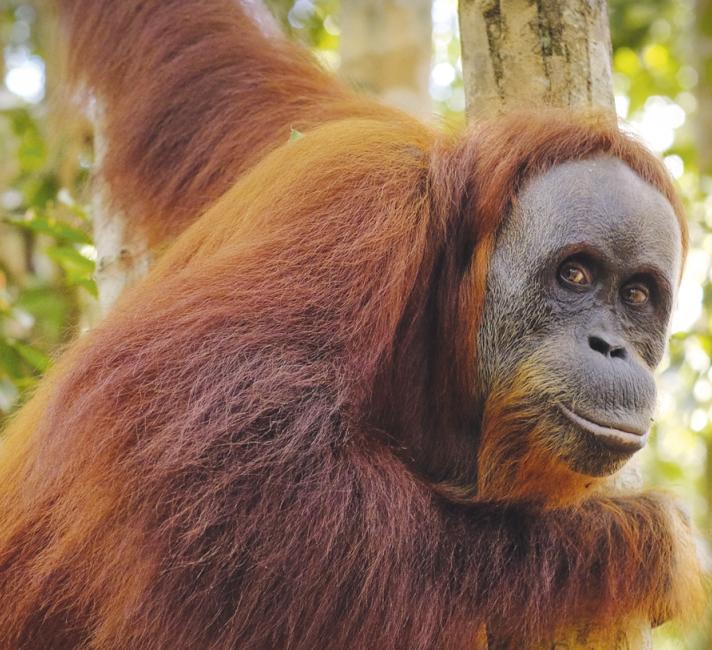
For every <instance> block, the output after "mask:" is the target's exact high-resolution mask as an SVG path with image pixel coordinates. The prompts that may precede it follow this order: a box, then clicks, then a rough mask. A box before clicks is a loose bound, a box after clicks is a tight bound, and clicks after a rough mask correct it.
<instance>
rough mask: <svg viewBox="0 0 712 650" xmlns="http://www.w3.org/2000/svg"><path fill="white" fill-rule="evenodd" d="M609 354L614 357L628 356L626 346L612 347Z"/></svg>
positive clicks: (623, 357) (622, 357)
mask: <svg viewBox="0 0 712 650" xmlns="http://www.w3.org/2000/svg"><path fill="white" fill-rule="evenodd" d="M609 354H610V355H611V358H613V359H625V358H626V357H627V356H628V353H627V352H626V349H625V348H624V347H616V348H611V351H610V352H609Z"/></svg>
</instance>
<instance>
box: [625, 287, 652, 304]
mask: <svg viewBox="0 0 712 650" xmlns="http://www.w3.org/2000/svg"><path fill="white" fill-rule="evenodd" d="M621 297H622V298H623V302H625V303H627V304H628V305H633V306H635V307H640V306H642V305H645V304H646V303H647V302H648V300H650V290H649V289H648V287H646V286H645V285H644V284H627V285H626V286H624V287H623V289H622V290H621Z"/></svg>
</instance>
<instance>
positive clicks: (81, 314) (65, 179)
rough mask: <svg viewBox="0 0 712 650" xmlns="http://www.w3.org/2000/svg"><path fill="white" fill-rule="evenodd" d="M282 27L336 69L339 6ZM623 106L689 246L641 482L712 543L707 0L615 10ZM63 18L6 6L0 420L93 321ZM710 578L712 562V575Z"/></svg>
mask: <svg viewBox="0 0 712 650" xmlns="http://www.w3.org/2000/svg"><path fill="white" fill-rule="evenodd" d="M270 4H271V5H272V8H273V9H274V10H275V11H276V12H277V13H278V15H279V16H280V19H281V21H282V22H283V24H284V26H285V27H286V29H287V30H288V31H289V32H290V33H291V35H292V36H293V37H295V38H299V39H301V40H303V41H304V42H306V43H307V44H308V45H310V46H311V47H312V48H314V49H315V51H316V52H317V53H318V54H319V56H320V57H321V58H322V59H323V61H324V62H325V63H326V65H328V66H331V67H334V68H337V67H338V64H339V42H340V29H339V1H338V0H296V1H293V0H270ZM456 5H457V3H456V1H455V0H434V2H433V13H432V17H433V42H432V48H433V50H432V66H431V75H430V94H431V97H432V99H433V108H434V111H435V112H436V113H437V114H438V115H440V116H442V119H445V120H447V121H448V122H450V123H458V122H463V121H464V117H463V109H464V93H463V88H462V76H461V66H460V62H459V52H460V48H459V40H458V32H457V6H456ZM609 7H610V18H611V30H612V38H613V48H614V73H615V88H616V106H617V109H618V112H619V115H620V116H621V118H623V119H624V120H625V121H626V122H627V124H628V126H629V128H630V129H631V130H633V131H634V132H635V133H637V134H638V135H639V136H640V137H641V138H642V139H643V140H644V141H645V142H646V143H647V144H648V146H650V147H651V148H652V149H654V150H655V151H657V152H659V153H660V155H661V156H663V158H664V160H665V162H666V164H667V166H668V168H669V169H670V171H671V172H672V174H673V175H674V176H675V178H676V179H677V181H678V183H679V187H680V190H681V192H682V194H683V196H684V199H685V201H686V205H687V209H688V214H689V218H690V227H691V234H692V249H691V251H690V255H689V258H688V265H687V271H686V274H685V277H684V280H683V284H682V288H681V292H680V297H679V301H678V302H679V304H678V307H677V310H676V312H675V316H674V320H673V326H672V337H671V343H670V349H669V353H668V355H667V357H666V359H665V361H664V362H663V365H662V367H661V371H660V376H659V386H660V408H659V415H658V418H657V421H656V426H655V431H654V434H653V436H652V438H651V441H650V444H649V445H648V447H647V449H646V450H645V451H644V452H642V453H643V455H644V458H643V462H644V469H645V480H646V482H647V483H648V484H650V485H656V486H665V487H666V488H667V489H670V490H672V491H674V492H676V493H677V494H679V495H680V496H681V498H682V499H683V500H684V502H685V503H686V504H688V505H689V507H690V509H691V511H692V514H693V517H694V519H695V521H696V523H697V525H698V528H699V530H700V533H701V537H702V539H701V544H702V545H703V547H704V548H706V549H707V555H708V557H709V546H710V539H711V537H712V420H711V418H712V367H711V360H712V265H711V262H712V196H711V194H712V0H698V1H697V2H694V1H693V0H646V1H625V0H610V2H609ZM55 37H56V34H55V24H54V20H53V17H52V15H51V14H50V13H49V12H48V11H47V10H46V9H45V8H43V5H42V4H41V3H40V2H22V1H19V0H0V46H1V47H2V66H3V69H2V77H1V78H2V80H3V83H2V85H0V426H1V425H2V421H3V419H5V418H7V416H8V415H9V414H10V413H11V412H12V411H13V409H15V408H16V407H17V405H18V404H19V403H21V401H22V399H23V396H24V395H26V394H27V392H28V390H30V389H31V387H32V386H33V384H34V383H35V382H36V381H37V379H38V378H39V377H40V376H41V375H42V373H43V372H44V371H45V370H46V369H47V367H48V366H49V365H50V364H51V363H52V359H53V358H56V356H57V355H58V353H59V351H60V350H61V348H62V345H63V344H64V343H66V342H67V341H68V340H70V339H71V338H72V337H73V336H75V335H76V334H77V333H78V332H80V331H81V330H82V329H84V328H87V327H89V326H90V324H91V322H92V320H93V319H95V318H96V312H97V308H96V285H95V283H94V280H93V273H94V267H95V259H96V251H95V249H94V247H93V245H92V238H91V207H90V206H91V200H90V191H89V188H88V183H87V180H88V178H89V175H90V173H91V169H92V164H93V159H92V136H91V128H90V126H89V124H88V123H87V122H86V120H85V119H84V118H83V117H82V116H81V115H79V114H78V113H77V111H76V110H75V109H71V108H69V103H68V102H67V101H66V100H67V97H66V96H64V93H63V91H62V88H61V85H60V81H61V71H60V70H59V65H58V62H57V54H56V48H55V47H54V46H53V44H54V42H55ZM708 568H709V567H708ZM695 623H696V624H695V625H686V626H685V627H684V629H679V628H675V627H674V626H673V625H665V626H663V627H662V628H660V629H658V630H656V632H655V635H654V636H655V648H660V649H667V648H690V649H693V650H709V649H710V648H712V612H710V611H709V610H708V612H707V613H706V615H705V617H703V618H702V619H701V620H699V621H697V622H695Z"/></svg>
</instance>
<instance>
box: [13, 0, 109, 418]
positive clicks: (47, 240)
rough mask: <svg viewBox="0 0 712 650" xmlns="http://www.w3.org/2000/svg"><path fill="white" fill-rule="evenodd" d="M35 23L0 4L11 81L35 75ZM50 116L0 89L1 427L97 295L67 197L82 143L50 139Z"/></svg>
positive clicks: (84, 233)
mask: <svg viewBox="0 0 712 650" xmlns="http://www.w3.org/2000/svg"><path fill="white" fill-rule="evenodd" d="M40 19H41V16H40V15H38V14H37V12H36V11H35V10H34V9H33V8H32V7H30V6H29V5H27V4H25V3H22V2H8V1H7V0H4V2H3V4H2V10H1V11H0V44H1V45H2V48H3V53H4V57H3V68H4V77H5V79H6V81H9V82H10V85H13V83H12V82H13V77H11V76H10V75H11V73H12V72H13V69H14V71H15V74H16V77H15V80H17V79H18V77H17V70H18V69H20V70H22V69H25V70H27V69H29V70H31V74H34V76H35V77H37V76H38V75H41V74H42V72H43V67H42V63H43V62H44V57H43V54H44V52H43V47H44V46H45V41H46V40H47V35H46V32H44V31H43V29H42V27H43V26H41V25H40ZM23 67H24V68H23ZM20 81H21V79H20ZM14 85H17V83H15V84H14ZM28 90H31V88H28ZM41 90H42V91H44V90H45V89H44V88H41ZM33 99H39V98H33ZM49 112H50V104H49V103H48V102H45V101H34V102H30V101H23V100H22V98H20V97H17V96H16V95H13V93H11V92H9V89H8V87H7V84H6V86H5V87H4V88H2V89H1V90H0V424H1V423H2V420H3V417H4V416H5V415H7V414H8V413H9V412H10V411H11V410H12V409H13V408H14V407H15V406H16V404H17V403H18V402H19V401H21V399H22V397H23V396H24V395H25V394H26V393H27V391H28V390H29V389H31V388H32V386H33V385H34V383H35V382H36V380H37V378H38V377H39V376H40V375H41V374H42V373H43V372H44V371H45V370H46V369H47V368H48V366H49V365H50V363H51V359H52V358H53V356H54V355H55V354H56V353H57V350H58V347H59V346H60V345H61V344H62V343H64V342H65V341H67V340H68V339H69V338H71V337H72V336H73V335H74V333H75V332H76V330H77V328H78V327H79V325H80V323H81V322H82V318H83V311H84V308H85V306H86V302H87V300H93V298H92V296H95V295H96V285H95V284H94V280H93V273H94V262H93V261H92V256H93V247H92V241H91V237H90V232H91V227H90V223H89V217H88V215H87V212H86V210H84V209H83V208H82V207H81V206H80V205H79V204H78V203H77V201H76V200H75V199H74V198H73V196H74V193H75V192H76V191H77V188H79V187H82V186H83V185H84V183H85V180H86V177H87V173H88V167H89V165H88V162H87V161H88V160H89V159H88V158H86V156H87V155H88V151H89V148H88V144H89V143H88V142H86V141H83V140H82V139H81V138H80V142H79V143H77V142H76V138H75V137H74V136H76V132H72V130H71V129H70V130H69V131H70V132H71V133H67V134H66V138H65V137H64V136H63V137H62V138H60V137H55V136H54V135H52V134H51V131H52V130H53V128H54V127H55V126H56V122H54V121H53V120H51V119H50V118H49ZM67 138H69V140H68V139H67ZM70 140H73V141H70ZM80 152H83V155H84V157H85V159H84V162H83V163H82V162H81V161H80V158H81V156H80Z"/></svg>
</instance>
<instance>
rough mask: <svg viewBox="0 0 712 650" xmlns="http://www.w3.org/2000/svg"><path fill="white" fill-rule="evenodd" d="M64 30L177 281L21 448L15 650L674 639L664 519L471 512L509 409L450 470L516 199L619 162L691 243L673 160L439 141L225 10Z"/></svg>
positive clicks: (610, 149)
mask: <svg viewBox="0 0 712 650" xmlns="http://www.w3.org/2000/svg"><path fill="white" fill-rule="evenodd" d="M57 4H58V6H59V11H60V15H61V18H62V20H63V23H64V27H65V28H66V30H67V31H66V34H67V40H68V42H69V43H70V45H71V48H72V60H71V69H72V71H73V74H74V78H75V79H78V80H81V81H84V82H86V84H87V85H88V87H89V88H90V89H91V90H92V91H93V92H94V93H96V95H97V96H98V97H99V99H100V100H101V101H102V103H103V106H104V108H105V119H106V123H105V126H106V135H107V143H108V149H107V155H106V159H105V167H104V168H103V170H102V174H103V177H104V180H105V182H106V183H108V186H109V188H110V190H111V193H112V196H113V199H114V201H115V204H116V206H117V207H118V208H119V209H121V210H122V212H123V213H124V214H125V215H126V217H127V219H129V220H130V221H131V222H132V223H133V224H134V227H136V228H141V229H142V230H143V231H144V232H145V233H146V235H147V236H148V237H149V238H150V240H151V242H152V243H153V244H154V245H155V246H163V247H167V248H168V250H167V252H166V253H165V254H164V255H163V257H162V258H161V260H160V262H159V263H158V265H157V266H156V268H154V270H153V271H152V272H151V274H150V275H149V277H148V278H147V279H146V280H145V281H144V282H142V283H141V284H140V285H139V286H137V287H135V288H134V289H132V290H130V291H129V292H128V293H127V294H126V295H125V296H124V297H123V298H122V299H121V301H120V302H119V304H118V305H117V306H116V308H115V309H114V310H113V312H112V313H111V314H110V315H109V317H108V318H107V319H106V320H105V321H104V322H103V323H102V324H100V325H99V326H98V327H97V328H96V329H95V330H94V331H92V332H90V333H89V334H87V335H85V336H84V337H82V338H81V339H79V340H78V341H77V342H76V343H74V345H73V346H72V347H71V348H70V349H69V350H68V351H67V352H66V354H65V355H64V356H63V357H62V358H61V359H60V360H59V362H58V363H57V365H56V366H55V367H54V369H53V370H52V371H51V372H50V373H49V375H48V376H47V378H46V379H45V380H44V382H43V383H42V384H41V386H40V388H39V390H38V392H37V394H36V395H35V396H34V397H33V398H32V399H31V400H30V401H29V403H27V404H26V405H25V407H24V408H23V409H22V410H21V411H20V412H19V414H18V415H17V416H16V417H15V418H14V421H13V422H12V424H11V425H10V429H9V431H8V432H7V433H6V437H5V441H4V445H3V450H2V458H1V459H0V520H1V521H2V526H0V600H1V602H2V604H3V605H2V608H0V647H2V648H8V649H17V648H22V649H28V650H29V649H37V648H53V649H62V648H68V649H69V648H72V649H74V648H93V649H102V650H103V649H122V650H123V649H125V650H128V649H132V648H145V649H158V648H186V649H187V648H215V649H217V648H299V649H304V650H307V649H312V648H334V649H336V648H339V649H341V648H378V649H379V650H388V649H394V650H396V649H403V648H413V649H423V650H425V649H433V648H448V649H460V648H463V649H464V648H472V647H475V644H476V643H481V642H482V635H481V629H482V625H483V624H487V626H488V629H489V630H490V632H491V634H492V635H493V638H500V639H503V641H501V643H502V647H504V646H505V645H510V646H511V647H522V646H523V644H524V643H525V642H526V643H532V644H533V643H535V642H537V641H542V640H545V639H549V638H551V636H552V635H553V634H554V633H555V632H556V631H557V630H559V629H560V628H562V627H567V626H570V625H572V624H574V623H580V622H581V621H582V620H585V621H587V622H590V623H592V624H596V625H601V626H612V625H615V624H616V623H618V622H619V621H621V620H626V619H628V618H630V617H638V616H643V617H645V618H648V619H650V618H652V619H655V620H662V619H664V618H667V617H669V616H671V615H677V614H680V613H681V612H683V611H684V610H685V609H686V608H688V607H689V604H690V602H692V601H693V600H694V597H695V594H696V593H697V588H698V577H697V572H696V565H695V559H694V551H693V550H692V548H691V543H690V538H689V531H688V530H687V529H686V524H685V523H684V521H685V519H684V516H682V515H681V514H680V513H679V512H678V509H677V507H676V506H675V505H674V504H673V503H672V502H671V501H670V500H669V499H668V498H667V497H665V496H662V495H656V494H636V495H617V494H606V493H598V494H595V495H593V496H591V495H589V496H587V497H586V498H577V494H576V492H575V486H574V487H572V491H571V494H569V495H568V496H569V497H570V498H569V499H568V502H567V505H563V506H560V507H547V506H546V503H545V501H546V499H541V498H539V497H540V496H541V495H539V494H537V495H535V496H536V500H535V499H534V497H532V496H531V495H528V494H527V493H526V491H525V492H524V493H522V490H520V489H519V488H518V486H516V485H511V486H509V489H508V488H507V487H506V486H505V487H502V486H500V487H498V488H497V490H495V491H494V493H495V494H496V496H494V497H491V496H487V495H486V492H483V493H481V494H478V492H477V490H476V489H475V487H474V486H472V485H469V484H468V480H469V481H470V482H471V481H472V477H471V476H470V475H469V474H468V472H469V470H470V469H471V467H472V465H473V463H475V464H478V465H479V469H480V472H481V474H482V475H483V476H487V477H492V476H494V477H496V475H497V463H498V462H500V461H501V462H507V454H506V453H505V454H504V455H503V454H502V453H500V451H501V450H502V449H504V451H505V452H506V451H507V450H506V449H505V448H503V447H502V444H505V443H504V441H503V440H502V437H499V438H498V436H497V435H496V431H497V427H498V418H503V419H506V417H507V413H506V408H504V407H503V406H502V405H503V404H504V405H505V406H506V395H505V396H502V395H498V396H496V397H497V400H495V401H494V402H493V404H492V405H491V408H489V410H488V416H487V432H488V434H487V437H486V440H485V441H483V446H482V450H483V455H482V456H481V457H480V458H479V462H478V459H477V457H476V456H475V454H476V447H475V446H474V445H473V446H472V447H471V448H460V445H459V444H458V443H455V442H453V441H454V440H455V439H457V440H460V439H461V437H459V436H458V437H457V438H456V437H455V436H454V435H453V432H456V431H462V430H464V429H467V428H468V427H470V428H473V427H477V426H479V424H478V423H479V422H480V420H481V419H482V414H481V413H474V412H472V410H473V409H472V403H473V401H472V394H473V392H474V385H473V383H474V368H475V365H474V364H475V357H476V353H477V351H476V349H475V342H476V332H477V327H478V321H479V318H480V315H481V313H482V306H483V300H484V294H485V291H484V290H485V281H486V271H487V268H488V263H489V256H490V254H491V252H492V249H493V246H494V242H495V237H496V233H497V229H498V226H499V225H500V223H501V222H502V219H503V218H505V217H506V215H507V214H508V213H509V211H510V208H511V206H512V204H513V202H514V201H516V197H517V193H518V191H519V189H520V187H521V186H522V184H523V183H524V182H526V181H527V179H530V178H532V177H533V176H534V175H536V174H540V173H542V172H544V171H545V170H547V169H549V168H551V167H552V166H554V165H557V164H559V163H562V162H564V161H568V160H574V159H581V158H586V157H589V156H593V155H596V154H605V155H608V156H613V157H616V158H619V159H621V160H623V161H624V162H625V163H626V164H628V165H629V166H630V167H631V168H632V169H633V170H634V171H635V172H637V173H638V174H639V175H640V176H641V178H643V179H644V180H646V181H647V182H648V183H650V184H652V185H653V186H655V187H656V188H658V189H659V190H660V191H661V192H662V193H663V194H664V195H665V197H667V199H668V200H669V201H670V202H671V203H672V205H673V206H674V207H675V210H676V212H677V214H678V216H679V217H680V225H681V228H682V231H683V233H686V230H685V225H684V220H683V218H682V211H681V209H680V204H679V201H678V199H677V198H676V195H675V193H674V190H673V188H672V186H671V183H670V181H669V179H668V176H667V174H666V173H665V171H664V168H663V167H662V165H661V164H660V163H659V161H658V160H657V159H655V158H654V157H652V156H651V155H650V154H649V153H648V152H647V151H646V150H645V149H644V148H643V147H642V146H641V145H639V144H638V143H636V142H635V141H633V140H632V139H631V138H630V137H628V136H627V135H625V134H624V133H622V132H621V131H620V130H619V129H618V128H617V127H616V125H615V122H614V121H613V120H612V119H609V118H607V117H605V116H601V115H598V116H575V115H570V114H567V113H561V112H557V113H548V112H539V113H537V114H526V115H514V116H508V117H503V118H498V119H495V120H492V121H487V122H482V123H480V124H477V125H475V126H474V127H473V128H472V129H471V130H470V131H469V132H468V133H467V134H465V135H464V136H462V137H450V136H446V135H442V134H440V133H438V132H436V131H435V130H431V129H430V128H428V127H425V126H423V125H422V124H420V123H418V122H417V121H415V120H414V119H411V118H409V117H407V116H405V115H403V114H400V113H398V112H397V111H394V110H392V109H387V108H384V107H382V106H380V105H378V104H376V103H374V102H372V101H370V100H367V99H364V98H362V97H359V96H356V95H354V94H352V93H351V91H349V90H347V89H345V88H344V87H342V86H341V85H339V84H338V82H336V81H335V80H334V79H333V78H332V77H331V76H330V75H328V74H326V73H325V72H323V71H322V70H321V69H320V68H319V67H318V66H317V65H316V64H315V63H314V62H313V61H312V60H311V58H310V56H309V55H308V54H307V53H306V52H305V51H303V50H302V49H300V48H298V47H297V46H294V45H292V44H289V43H288V42H287V41H279V42H276V43H275V42H272V41H269V42H268V41H266V40H265V39H264V37H263V36H262V35H261V34H260V33H259V31H258V30H257V29H256V28H255V27H254V26H253V25H252V23H250V21H249V20H248V19H247V18H246V16H245V15H244V14H243V11H242V9H241V8H240V6H239V4H237V3H235V2H232V1H231V0H143V1H141V2H139V1H138V0H123V1H122V2H117V1H113V2H111V1H108V0H57ZM292 128H294V129H297V130H299V131H300V132H302V133H303V134H304V137H302V138H299V139H296V140H294V141H290V138H289V135H290V130H291V129H292ZM179 233H182V234H180V235H179ZM174 238H175V240H174ZM498 414H499V415H498ZM520 424H521V423H520ZM507 426H509V425H507ZM532 426H533V424H532ZM498 440H499V441H500V443H499V444H498ZM485 452H486V453H485ZM468 476H469V479H468ZM488 480H489V479H488ZM493 480H494V479H493ZM495 482H496V481H495ZM530 497H531V498H530Z"/></svg>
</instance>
